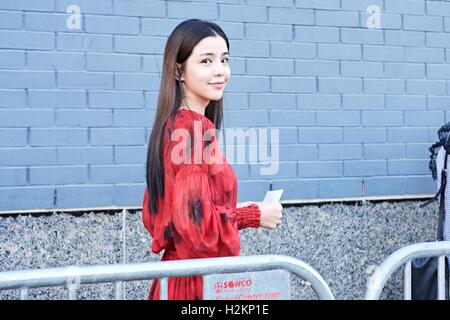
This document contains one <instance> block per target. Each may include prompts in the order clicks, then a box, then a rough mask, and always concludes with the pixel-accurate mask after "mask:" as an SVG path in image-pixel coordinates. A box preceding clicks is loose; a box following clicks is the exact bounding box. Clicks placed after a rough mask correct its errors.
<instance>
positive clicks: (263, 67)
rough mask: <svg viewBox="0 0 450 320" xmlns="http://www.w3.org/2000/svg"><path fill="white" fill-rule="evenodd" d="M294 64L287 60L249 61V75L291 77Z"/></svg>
mask: <svg viewBox="0 0 450 320" xmlns="http://www.w3.org/2000/svg"><path fill="white" fill-rule="evenodd" d="M293 72H294V63H293V61H292V60H287V59H270V60H267V59H247V73H248V74H255V75H291V74H293Z"/></svg>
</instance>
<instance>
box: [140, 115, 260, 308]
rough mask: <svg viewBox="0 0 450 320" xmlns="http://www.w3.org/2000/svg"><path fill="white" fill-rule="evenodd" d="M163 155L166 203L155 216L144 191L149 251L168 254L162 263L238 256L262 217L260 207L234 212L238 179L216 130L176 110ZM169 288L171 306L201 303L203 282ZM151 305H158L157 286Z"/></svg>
mask: <svg viewBox="0 0 450 320" xmlns="http://www.w3.org/2000/svg"><path fill="white" fill-rule="evenodd" d="M177 129H180V130H177ZM186 133H188V134H189V135H186ZM171 137H172V139H171ZM174 137H176V138H174ZM163 152H164V153H163V161H164V198H163V199H162V198H161V197H159V198H158V212H157V213H153V212H151V211H150V208H149V206H148V199H149V194H148V191H147V188H146V190H145V193H144V201H143V206H142V221H143V223H144V226H145V228H146V229H147V230H148V232H149V233H150V235H151V236H152V246H151V250H152V251H153V252H154V253H159V252H161V251H162V250H164V254H163V257H162V259H161V260H162V261H165V260H179V259H196V258H210V257H224V256H237V255H239V251H240V240H239V231H238V230H240V229H243V228H246V227H255V228H257V227H259V225H260V217H261V212H260V210H259V208H258V206H257V205H256V204H252V205H250V206H247V207H243V208H236V199H237V177H236V174H235V173H234V171H233V169H232V167H231V166H230V164H229V163H228V162H227V161H226V158H225V156H224V155H223V154H222V153H221V152H220V149H219V148H218V142H217V139H216V134H215V127H214V124H213V123H212V122H211V121H210V120H209V119H208V118H207V117H205V116H203V115H201V114H199V113H197V112H195V111H190V110H186V109H180V110H178V111H177V113H176V115H175V119H174V121H173V122H172V121H171V118H169V120H168V122H167V125H166V130H165V132H164V141H163ZM180 159H183V161H180ZM168 286H169V287H168V295H169V299H170V300H184V299H188V300H193V299H202V289H203V288H202V277H201V276H195V277H183V278H169V280H168ZM149 299H159V281H157V280H155V281H153V285H152V287H151V289H150V294H149Z"/></svg>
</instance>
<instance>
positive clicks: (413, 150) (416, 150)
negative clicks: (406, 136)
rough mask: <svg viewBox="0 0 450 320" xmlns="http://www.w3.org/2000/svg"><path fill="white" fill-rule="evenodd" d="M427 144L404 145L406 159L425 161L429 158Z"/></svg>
mask: <svg viewBox="0 0 450 320" xmlns="http://www.w3.org/2000/svg"><path fill="white" fill-rule="evenodd" d="M429 147H430V145H429V144H428V143H408V144H406V157H407V158H409V159H427V158H428V157H429V156H430V151H429V150H428V148H429Z"/></svg>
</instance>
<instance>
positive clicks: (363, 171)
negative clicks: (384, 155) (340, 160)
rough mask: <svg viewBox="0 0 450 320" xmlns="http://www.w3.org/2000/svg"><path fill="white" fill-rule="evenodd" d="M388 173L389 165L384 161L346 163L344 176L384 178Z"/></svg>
mask: <svg viewBox="0 0 450 320" xmlns="http://www.w3.org/2000/svg"><path fill="white" fill-rule="evenodd" d="M386 173H387V164H386V161H384V160H355V161H344V176H346V177H370V176H384V175H386Z"/></svg>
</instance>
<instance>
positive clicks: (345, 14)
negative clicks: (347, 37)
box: [316, 10, 359, 27]
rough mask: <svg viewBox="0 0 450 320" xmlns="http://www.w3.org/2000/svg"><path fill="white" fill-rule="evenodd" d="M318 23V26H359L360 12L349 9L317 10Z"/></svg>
mask: <svg viewBox="0 0 450 320" xmlns="http://www.w3.org/2000/svg"><path fill="white" fill-rule="evenodd" d="M316 24H317V25H318V26H334V27H358V26H359V14H358V13H357V12H349V11H325V10H316Z"/></svg>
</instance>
